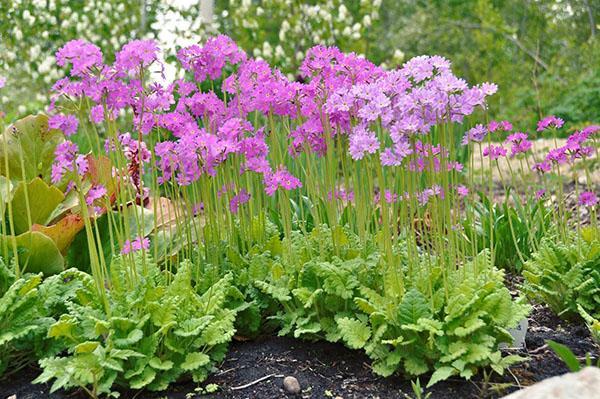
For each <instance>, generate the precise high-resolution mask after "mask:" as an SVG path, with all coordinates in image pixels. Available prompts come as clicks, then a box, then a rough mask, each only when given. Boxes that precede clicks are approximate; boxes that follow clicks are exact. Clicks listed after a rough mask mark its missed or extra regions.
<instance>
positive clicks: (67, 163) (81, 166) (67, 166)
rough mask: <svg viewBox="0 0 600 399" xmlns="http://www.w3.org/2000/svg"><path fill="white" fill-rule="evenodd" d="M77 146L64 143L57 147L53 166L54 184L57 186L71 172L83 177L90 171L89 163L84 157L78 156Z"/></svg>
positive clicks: (68, 142)
mask: <svg viewBox="0 0 600 399" xmlns="http://www.w3.org/2000/svg"><path fill="white" fill-rule="evenodd" d="M78 151H79V148H78V147H77V144H75V143H72V142H70V141H64V142H62V143H60V144H59V145H57V146H56V150H55V152H54V156H55V158H54V163H53V164H52V174H51V177H52V182H53V183H54V184H57V183H58V182H60V181H61V180H62V178H63V177H64V176H65V175H66V174H67V173H69V172H74V171H76V173H79V175H80V176H83V175H85V174H86V173H87V171H88V167H89V166H88V162H87V159H86V158H85V156H84V155H81V154H78Z"/></svg>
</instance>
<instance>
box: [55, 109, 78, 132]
mask: <svg viewBox="0 0 600 399" xmlns="http://www.w3.org/2000/svg"><path fill="white" fill-rule="evenodd" d="M78 125H79V121H78V120H77V118H76V117H75V116H74V115H61V114H58V115H53V116H51V117H50V118H49V119H48V127H49V128H50V129H58V130H61V131H62V132H63V133H64V134H65V135H66V136H70V135H72V134H74V133H76V132H77V126H78Z"/></svg>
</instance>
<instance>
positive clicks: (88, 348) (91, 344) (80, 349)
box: [75, 341, 100, 353]
mask: <svg viewBox="0 0 600 399" xmlns="http://www.w3.org/2000/svg"><path fill="white" fill-rule="evenodd" d="M99 345H100V343H99V342H96V341H86V342H82V343H80V344H78V345H76V346H75V353H89V352H93V351H94V350H96V348H97V347H98V346H99Z"/></svg>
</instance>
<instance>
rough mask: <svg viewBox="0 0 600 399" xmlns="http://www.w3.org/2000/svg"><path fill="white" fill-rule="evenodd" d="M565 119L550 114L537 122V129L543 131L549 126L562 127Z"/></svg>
mask: <svg viewBox="0 0 600 399" xmlns="http://www.w3.org/2000/svg"><path fill="white" fill-rule="evenodd" d="M564 123H565V121H563V120H562V119H560V118H557V117H556V116H554V115H550V116H547V117H545V118H544V119H542V120H541V121H539V122H538V124H537V131H538V132H542V131H544V130H546V129H548V128H552V127H553V128H555V129H560V128H561V127H562V125H564Z"/></svg>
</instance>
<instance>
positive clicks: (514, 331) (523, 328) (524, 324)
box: [500, 318, 529, 349]
mask: <svg viewBox="0 0 600 399" xmlns="http://www.w3.org/2000/svg"><path fill="white" fill-rule="evenodd" d="M528 327H529V321H527V319H526V318H525V319H522V320H521V321H520V322H519V325H518V326H516V327H515V328H511V329H509V330H508V332H510V335H512V337H513V342H512V344H511V345H510V346H508V344H506V343H503V344H500V349H525V335H526V334H527V328H528Z"/></svg>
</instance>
